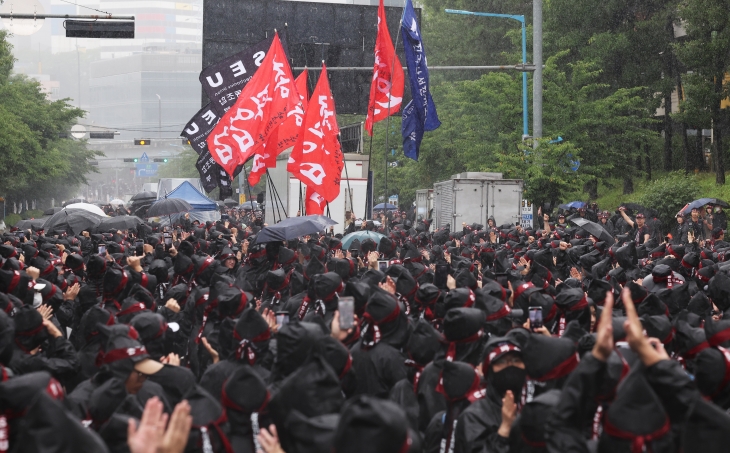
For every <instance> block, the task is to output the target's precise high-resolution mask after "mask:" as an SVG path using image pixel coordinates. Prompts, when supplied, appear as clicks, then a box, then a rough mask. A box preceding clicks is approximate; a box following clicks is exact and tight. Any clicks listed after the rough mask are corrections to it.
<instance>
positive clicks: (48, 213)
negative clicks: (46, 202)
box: [43, 206, 63, 216]
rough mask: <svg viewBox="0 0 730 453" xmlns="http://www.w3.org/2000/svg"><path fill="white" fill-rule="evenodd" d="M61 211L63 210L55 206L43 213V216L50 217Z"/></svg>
mask: <svg viewBox="0 0 730 453" xmlns="http://www.w3.org/2000/svg"><path fill="white" fill-rule="evenodd" d="M61 209H63V208H62V207H60V206H56V207H55V208H48V209H46V210H45V211H43V215H48V216H51V215H53V214H55V213H57V212H58V211H60V210H61Z"/></svg>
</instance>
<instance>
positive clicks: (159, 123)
mask: <svg viewBox="0 0 730 453" xmlns="http://www.w3.org/2000/svg"><path fill="white" fill-rule="evenodd" d="M155 96H157V137H158V138H162V98H161V97H160V95H159V94H156V95H155Z"/></svg>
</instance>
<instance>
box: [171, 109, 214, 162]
mask: <svg viewBox="0 0 730 453" xmlns="http://www.w3.org/2000/svg"><path fill="white" fill-rule="evenodd" d="M219 118H220V115H218V113H217V112H216V111H215V110H214V109H213V106H212V105H211V104H208V105H206V106H205V107H203V108H202V109H200V110H199V111H198V113H196V114H195V115H194V116H193V118H192V119H191V120H190V121H188V124H186V125H185V129H183V131H182V132H180V136H182V137H185V138H187V139H188V140H190V146H192V147H193V150H194V151H195V152H196V153H198V155H199V156H202V155H203V154H204V153H205V152H206V151H207V144H206V140H207V139H208V134H210V132H211V131H212V130H213V128H214V127H215V125H216V124H218V119H219Z"/></svg>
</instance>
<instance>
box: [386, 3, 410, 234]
mask: <svg viewBox="0 0 730 453" xmlns="http://www.w3.org/2000/svg"><path fill="white" fill-rule="evenodd" d="M381 1H382V0H381ZM405 12H406V4H405V1H404V3H403V11H401V14H400V20H399V21H398V31H397V32H396V35H395V45H394V46H393V64H391V65H390V67H391V68H394V67H395V60H396V59H397V58H398V41H399V39H398V38H400V29H401V27H402V26H403V15H404V14H405ZM385 26H386V27H387V26H388V23H387V22H386V24H385ZM389 82H390V87H391V92H390V99H388V117H387V121H386V125H385V200H384V201H383V203H385V210H386V211H387V210H388V136H389V135H390V104H391V103H392V102H393V91H392V89H393V71H391V72H390V80H389ZM385 233H386V234H388V225H387V224H386V225H385Z"/></svg>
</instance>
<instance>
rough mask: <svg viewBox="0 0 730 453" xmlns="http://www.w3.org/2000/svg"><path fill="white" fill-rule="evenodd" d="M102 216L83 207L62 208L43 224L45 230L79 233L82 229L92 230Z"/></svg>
mask: <svg viewBox="0 0 730 453" xmlns="http://www.w3.org/2000/svg"><path fill="white" fill-rule="evenodd" d="M102 218H103V217H102V216H100V215H99V214H95V213H93V212H89V211H87V210H85V209H73V208H72V209H63V210H61V211H58V212H57V213H55V214H53V215H52V216H51V217H49V218H48V220H46V222H45V223H44V224H43V229H44V230H45V231H46V232H49V233H50V232H63V231H66V232H68V233H70V234H80V233H81V232H82V231H84V230H93V229H94V228H96V227H97V226H98V225H99V224H100V223H101V219H102Z"/></svg>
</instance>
